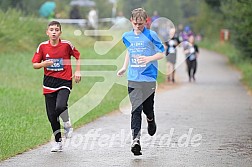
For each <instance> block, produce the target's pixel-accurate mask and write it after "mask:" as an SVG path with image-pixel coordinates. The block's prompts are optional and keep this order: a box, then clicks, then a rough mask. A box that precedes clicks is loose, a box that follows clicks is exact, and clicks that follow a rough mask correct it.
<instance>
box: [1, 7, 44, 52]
mask: <svg viewBox="0 0 252 167" xmlns="http://www.w3.org/2000/svg"><path fill="white" fill-rule="evenodd" d="M22 16H23V14H22V13H21V12H20V11H17V10H14V9H9V10H7V11H6V12H3V11H1V10H0V20H1V22H0V26H1V29H0V43H1V47H0V52H1V53H7V52H8V53H12V52H25V51H30V50H32V49H33V50H34V48H36V47H37V45H38V44H39V43H40V42H42V41H43V40H45V39H47V38H46V35H45V28H46V26H45V22H46V20H44V21H43V20H38V19H36V18H35V17H22Z"/></svg>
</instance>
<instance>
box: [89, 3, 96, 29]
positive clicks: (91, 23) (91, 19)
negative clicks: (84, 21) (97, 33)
mask: <svg viewBox="0 0 252 167" xmlns="http://www.w3.org/2000/svg"><path fill="white" fill-rule="evenodd" d="M88 23H89V27H90V28H91V29H95V30H96V29H98V14H97V11H96V10H95V8H92V9H91V10H90V11H89V13H88Z"/></svg>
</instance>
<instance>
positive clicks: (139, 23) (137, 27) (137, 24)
mask: <svg viewBox="0 0 252 167" xmlns="http://www.w3.org/2000/svg"><path fill="white" fill-rule="evenodd" d="M131 23H132V26H133V29H134V31H136V32H137V33H139V32H142V31H143V29H144V27H145V25H146V20H144V19H143V18H135V19H131Z"/></svg>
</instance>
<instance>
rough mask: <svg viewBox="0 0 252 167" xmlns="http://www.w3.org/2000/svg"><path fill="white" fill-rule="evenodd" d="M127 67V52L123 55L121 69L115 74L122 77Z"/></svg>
mask: <svg viewBox="0 0 252 167" xmlns="http://www.w3.org/2000/svg"><path fill="white" fill-rule="evenodd" d="M128 65H129V52H128V51H127V52H126V55H125V59H124V63H123V66H122V68H121V69H120V70H119V71H118V72H117V76H119V77H121V76H123V74H124V73H125V72H126V70H127V67H128Z"/></svg>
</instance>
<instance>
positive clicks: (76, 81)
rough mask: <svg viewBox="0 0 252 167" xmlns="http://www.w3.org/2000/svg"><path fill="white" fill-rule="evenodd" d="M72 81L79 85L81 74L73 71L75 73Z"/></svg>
mask: <svg viewBox="0 0 252 167" xmlns="http://www.w3.org/2000/svg"><path fill="white" fill-rule="evenodd" d="M74 81H75V83H79V82H80V81H81V73H80V71H75V73H74Z"/></svg>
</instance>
